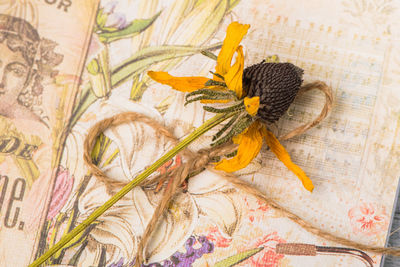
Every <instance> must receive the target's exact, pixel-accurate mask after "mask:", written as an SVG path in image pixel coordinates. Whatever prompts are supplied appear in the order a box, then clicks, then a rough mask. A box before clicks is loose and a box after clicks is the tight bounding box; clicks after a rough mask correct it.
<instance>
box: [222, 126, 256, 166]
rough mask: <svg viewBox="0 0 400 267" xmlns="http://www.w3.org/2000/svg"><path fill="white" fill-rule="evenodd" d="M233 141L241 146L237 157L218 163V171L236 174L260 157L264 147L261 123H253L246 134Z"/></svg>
mask: <svg viewBox="0 0 400 267" xmlns="http://www.w3.org/2000/svg"><path fill="white" fill-rule="evenodd" d="M233 141H234V142H235V143H236V144H239V148H238V150H237V154H236V156H234V157H233V158H231V159H223V160H222V161H220V162H218V163H217V165H216V166H215V169H216V170H223V171H226V172H234V171H238V170H240V169H243V168H244V167H246V166H247V165H249V163H250V162H251V161H252V160H253V159H254V158H255V157H256V156H257V155H258V153H259V152H260V149H261V147H262V142H263V135H262V132H261V127H260V123H259V122H255V123H253V124H252V125H250V127H249V128H247V130H246V131H245V132H243V133H241V134H239V135H238V136H236V137H235V138H233Z"/></svg>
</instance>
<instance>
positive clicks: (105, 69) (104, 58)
mask: <svg viewBox="0 0 400 267" xmlns="http://www.w3.org/2000/svg"><path fill="white" fill-rule="evenodd" d="M109 61H110V56H109V52H108V44H105V46H104V49H103V51H101V53H100V55H99V63H100V67H101V72H102V73H103V78H104V83H105V95H104V96H109V94H110V93H111V89H112V84H111V71H110V63H109Z"/></svg>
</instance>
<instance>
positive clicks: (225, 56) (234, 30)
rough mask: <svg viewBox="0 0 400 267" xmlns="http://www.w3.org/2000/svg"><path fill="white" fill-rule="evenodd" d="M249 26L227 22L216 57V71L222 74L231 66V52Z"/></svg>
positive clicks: (234, 49)
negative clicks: (223, 38)
mask: <svg viewBox="0 0 400 267" xmlns="http://www.w3.org/2000/svg"><path fill="white" fill-rule="evenodd" d="M249 27H250V25H249V24H240V23H238V22H236V21H235V22H232V23H231V24H229V26H228V29H227V31H226V37H225V40H224V43H223V45H222V48H221V52H220V53H219V55H218V58H217V66H216V67H215V70H216V73H218V74H220V75H222V76H224V75H225V74H226V73H228V71H229V69H230V68H231V61H232V57H233V54H234V53H235V51H236V49H237V47H238V46H239V44H240V42H241V41H242V39H243V36H245V35H246V33H247V30H248V29H249Z"/></svg>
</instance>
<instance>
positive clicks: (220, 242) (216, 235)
mask: <svg viewBox="0 0 400 267" xmlns="http://www.w3.org/2000/svg"><path fill="white" fill-rule="evenodd" d="M207 239H208V240H210V241H212V242H213V243H214V245H215V246H217V247H221V248H226V247H229V245H230V243H231V242H232V239H231V238H225V237H224V236H223V235H222V234H221V232H220V231H219V230H218V227H211V228H210V229H209V233H208V235H207Z"/></svg>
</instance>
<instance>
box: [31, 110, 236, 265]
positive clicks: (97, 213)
mask: <svg viewBox="0 0 400 267" xmlns="http://www.w3.org/2000/svg"><path fill="white" fill-rule="evenodd" d="M233 115H235V113H224V114H218V115H216V116H214V117H213V118H211V119H209V120H207V121H206V122H205V123H204V124H203V125H201V126H200V127H199V128H197V129H196V130H195V131H194V132H192V133H191V134H190V135H189V136H188V137H186V138H185V139H184V140H182V141H181V142H180V143H179V144H177V145H176V146H175V147H174V148H172V149H171V150H170V151H168V152H167V153H166V154H164V156H162V157H161V158H160V159H158V160H157V161H156V162H154V163H153V164H152V165H151V166H150V167H149V168H147V169H146V170H145V171H143V172H142V173H141V174H139V175H138V176H137V177H136V178H135V179H133V180H132V181H131V182H130V183H128V184H127V185H125V186H124V187H123V188H122V189H121V190H120V191H119V192H118V193H116V194H115V195H114V196H113V197H111V198H110V199H109V200H107V202H105V203H104V204H103V205H102V206H100V207H98V208H97V209H96V210H95V211H94V212H93V213H92V214H91V215H90V216H89V217H88V218H87V219H86V220H84V221H83V222H82V223H81V224H79V225H78V226H77V227H75V228H74V229H73V230H72V231H71V232H69V233H68V234H66V235H65V236H63V237H62V238H61V240H60V241H58V243H57V244H55V245H54V246H53V247H51V248H50V249H49V250H48V251H47V252H45V253H44V254H43V255H42V256H40V257H39V258H38V259H36V260H35V261H34V262H33V263H31V264H30V265H29V267H36V266H39V265H41V264H43V263H44V262H45V261H46V260H47V259H49V258H50V257H51V256H52V255H53V254H55V253H56V252H57V251H59V250H60V249H62V248H63V247H64V246H65V245H66V244H67V243H68V242H70V241H71V240H72V239H73V238H74V237H76V236H77V235H78V234H79V233H80V232H82V231H83V230H85V229H86V228H87V227H88V226H89V225H90V224H92V223H93V222H94V221H95V220H96V219H97V218H98V217H99V216H100V215H102V214H103V213H104V212H105V211H107V210H108V209H109V208H110V207H111V206H113V205H114V204H115V203H116V202H117V201H118V200H120V199H121V198H123V197H124V196H125V195H126V194H127V193H128V192H129V191H131V190H132V189H133V188H134V187H135V186H137V185H139V184H140V183H141V182H142V181H143V180H144V179H146V178H147V177H148V176H150V175H151V174H152V173H153V172H155V171H156V170H157V169H158V168H160V167H161V166H162V165H163V164H165V163H166V162H167V161H169V160H170V159H172V158H173V157H174V156H175V155H177V154H178V153H179V152H180V151H182V150H183V149H184V148H186V147H187V146H188V145H189V144H190V143H192V142H193V141H194V140H196V139H197V138H198V137H200V136H201V135H202V134H204V133H206V132H207V131H208V130H210V129H212V128H214V127H215V126H217V125H218V124H220V123H221V122H223V121H225V120H226V119H228V118H230V117H232V116H233Z"/></svg>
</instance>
